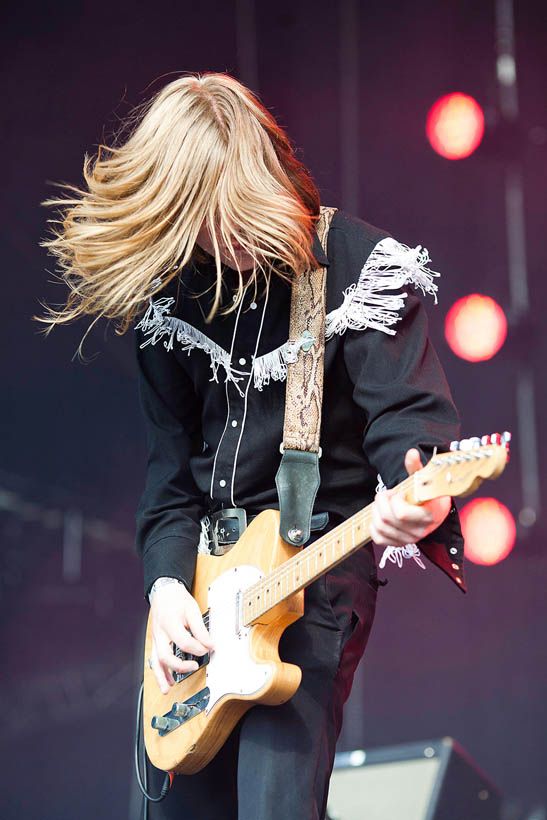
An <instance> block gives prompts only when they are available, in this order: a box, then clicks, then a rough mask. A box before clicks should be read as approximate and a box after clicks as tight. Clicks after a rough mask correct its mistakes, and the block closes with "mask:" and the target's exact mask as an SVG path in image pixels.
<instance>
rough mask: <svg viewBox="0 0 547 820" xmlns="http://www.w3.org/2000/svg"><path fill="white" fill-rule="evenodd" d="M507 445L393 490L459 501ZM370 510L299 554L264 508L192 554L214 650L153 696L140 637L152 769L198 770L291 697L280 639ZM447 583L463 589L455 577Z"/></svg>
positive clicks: (490, 440)
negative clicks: (251, 719)
mask: <svg viewBox="0 0 547 820" xmlns="http://www.w3.org/2000/svg"><path fill="white" fill-rule="evenodd" d="M509 440H510V434H509V433H504V434H503V436H500V435H499V434H498V433H493V434H492V436H483V438H482V439H478V438H473V439H465V440H464V441H462V442H453V443H452V445H451V450H450V452H447V453H440V454H438V453H435V455H434V456H433V458H432V459H431V460H430V461H429V463H428V464H427V465H426V466H425V467H423V468H422V469H421V470H418V471H417V472H415V473H413V474H412V475H411V476H409V477H408V478H406V479H405V480H404V481H402V482H401V483H400V484H398V485H397V487H396V488H395V490H396V492H398V493H399V494H400V495H402V496H403V497H404V498H405V499H406V500H407V501H408V502H409V503H411V504H423V503H425V502H426V501H429V500H431V499H432V498H439V497H440V496H443V495H451V496H461V495H465V494H467V493H469V492H471V491H472V490H474V489H476V487H477V486H478V485H479V484H480V482H481V481H482V479H484V478H496V477H497V476H498V475H500V473H501V472H502V471H503V469H504V467H505V464H506V462H507V457H508V447H509ZM372 511H373V504H369V505H368V506H367V507H365V508H363V509H362V510H359V512H357V513H355V514H354V515H352V516H351V517H350V518H348V519H347V520H346V521H344V522H343V523H342V524H339V525H338V526H337V527H335V528H334V529H332V530H330V531H329V532H327V533H325V534H324V535H322V536H321V537H320V538H318V539H317V540H316V541H315V542H314V543H313V544H311V545H309V546H307V547H306V549H304V550H299V549H296V548H294V547H291V546H289V545H288V544H286V543H285V542H284V541H283V540H282V539H281V538H280V537H279V512H278V511H277V510H266V511H264V512H262V513H260V515H258V516H257V517H256V518H255V519H254V520H253V521H252V523H251V524H250V526H249V527H247V529H246V530H245V532H244V533H243V535H242V536H241V537H240V539H239V541H238V542H237V544H236V545H235V546H234V547H232V549H231V550H230V551H229V552H228V553H227V554H226V555H224V556H222V557H214V556H210V555H198V558H197V569H196V575H195V580H194V586H193V589H192V592H193V595H194V597H195V598H196V600H197V602H198V604H199V606H200V609H201V611H202V613H204V614H205V613H208V614H207V618H208V622H209V630H210V632H211V637H212V639H213V643H214V649H213V651H212V652H211V655H210V658H208V663H207V664H206V665H204V666H202V667H201V668H200V669H198V670H197V671H196V672H193V673H192V674H190V675H188V676H187V677H185V678H184V679H182V680H180V681H179V682H177V683H176V684H175V685H174V686H172V687H171V689H170V691H169V692H168V694H167V695H162V694H161V691H160V689H159V687H158V685H157V683H156V680H155V678H154V675H153V672H152V670H151V669H150V668H149V666H148V658H149V657H150V654H151V648H152V637H151V630H150V619H149V621H148V628H147V631H146V647H145V656H144V657H145V663H144V710H143V711H144V739H145V743H146V750H147V752H148V756H149V758H150V760H151V761H152V763H153V764H154V765H155V766H156V767H157V768H159V769H163V770H164V771H172V772H177V773H181V774H193V773H195V772H197V771H199V770H200V769H202V768H203V767H204V766H205V765H206V764H207V763H208V762H209V761H210V760H211V759H212V758H213V757H214V755H215V754H216V752H217V751H218V750H219V749H220V747H221V746H222V744H223V743H224V741H225V740H226V738H227V737H228V735H229V734H230V732H231V731H232V729H233V728H234V726H235V724H236V723H237V721H238V720H239V718H240V717H241V715H243V714H244V713H245V712H246V711H247V710H248V709H250V708H251V706H254V704H256V703H265V704H269V705H276V704H280V703H284V702H285V701H287V700H288V699H289V698H290V697H292V695H293V694H294V693H295V691H296V690H297V688H298V686H299V684H300V679H301V671H300V669H299V668H298V667H297V666H294V665H292V664H287V663H282V662H281V660H280V659H279V654H278V644H279V639H280V637H281V635H282V633H283V630H284V629H285V628H286V627H287V626H288V625H289V624H291V623H293V621H295V620H297V619H298V618H300V617H301V616H302V614H303V612H304V588H305V587H306V586H308V585H309V584H311V583H312V582H313V581H314V580H315V579H317V578H319V577H320V576H321V575H324V574H325V573H326V572H328V571H329V570H330V569H332V567H335V566H336V565H337V564H339V563H340V562H341V561H344V560H345V559H346V558H347V557H348V556H349V555H351V554H352V553H354V552H355V551H356V550H358V549H360V548H361V547H362V546H363V544H366V543H367V542H368V541H370V538H371V535H370V524H371V520H372ZM453 566H454V565H453ZM456 569H457V570H458V572H460V571H461V570H460V567H458V566H457V565H456ZM456 581H457V582H459V583H462V578H461V575H458V576H457V577H456ZM173 710H175V711H173ZM158 721H159V723H158ZM160 724H161V725H160Z"/></svg>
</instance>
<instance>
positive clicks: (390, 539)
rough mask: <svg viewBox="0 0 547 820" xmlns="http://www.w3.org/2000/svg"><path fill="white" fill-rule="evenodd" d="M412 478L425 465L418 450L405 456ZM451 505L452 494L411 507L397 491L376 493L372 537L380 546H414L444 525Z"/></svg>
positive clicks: (411, 451)
mask: <svg viewBox="0 0 547 820" xmlns="http://www.w3.org/2000/svg"><path fill="white" fill-rule="evenodd" d="M405 467H406V470H407V472H408V474H409V475H412V473H415V472H416V470H420V469H421V467H422V462H421V459H420V453H419V452H418V450H415V449H411V450H408V451H407V454H406V456H405ZM451 504H452V499H451V498H450V496H449V495H445V496H441V497H440V498H434V499H433V500H432V501H426V502H425V504H421V505H420V506H418V505H415V504H409V503H408V502H407V501H405V499H404V498H403V496H402V495H397V493H396V491H395V489H393V490H385V491H384V492H381V493H377V494H376V498H375V499H374V509H373V511H372V523H371V525H370V534H371V537H372V540H373V541H374V543H375V544H377V545H378V546H379V547H404V546H405V545H406V544H415V543H416V542H417V541H420V539H422V538H424V537H425V536H426V535H429V533H430V532H433V530H436V529H437V527H438V526H439V525H440V524H442V522H443V521H444V519H445V518H446V516H447V515H448V512H449V510H450V507H451Z"/></svg>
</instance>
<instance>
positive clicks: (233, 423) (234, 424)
mask: <svg viewBox="0 0 547 820" xmlns="http://www.w3.org/2000/svg"><path fill="white" fill-rule="evenodd" d="M232 427H237V421H236V420H235V419H234V420H233V422H232Z"/></svg>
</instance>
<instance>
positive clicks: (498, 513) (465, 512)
mask: <svg viewBox="0 0 547 820" xmlns="http://www.w3.org/2000/svg"><path fill="white" fill-rule="evenodd" d="M460 520H461V524H462V532H463V537H464V539H465V557H466V558H468V559H469V560H470V561H472V562H473V563H474V564H483V565H486V566H489V565H491V564H497V563H499V562H500V561H503V559H504V558H507V556H508V555H509V553H510V552H511V550H512V549H513V546H514V544H515V536H516V527H515V519H514V518H513V516H512V515H511V513H510V512H509V510H508V509H507V507H505V506H504V505H503V504H500V502H499V501H496V499H495V498H474V499H473V501H470V502H469V503H468V504H466V505H465V507H464V508H463V509H462V510H461V512H460Z"/></svg>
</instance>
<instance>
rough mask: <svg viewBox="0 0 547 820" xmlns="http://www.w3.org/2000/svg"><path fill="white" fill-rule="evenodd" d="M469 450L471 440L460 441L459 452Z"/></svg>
mask: <svg viewBox="0 0 547 820" xmlns="http://www.w3.org/2000/svg"><path fill="white" fill-rule="evenodd" d="M470 449H471V439H470V438H462V440H461V441H460V450H463V451H464V452H465V451H467V450H470Z"/></svg>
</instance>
